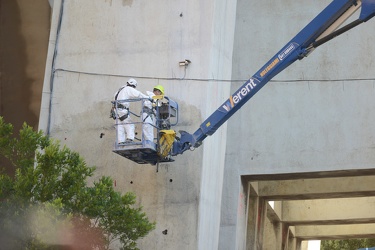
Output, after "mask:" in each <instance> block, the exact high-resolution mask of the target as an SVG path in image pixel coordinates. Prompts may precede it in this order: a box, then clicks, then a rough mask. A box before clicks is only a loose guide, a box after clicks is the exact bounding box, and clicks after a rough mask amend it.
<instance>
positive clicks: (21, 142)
mask: <svg viewBox="0 0 375 250" xmlns="http://www.w3.org/2000/svg"><path fill="white" fill-rule="evenodd" d="M0 156H4V157H5V158H7V159H9V161H10V162H11V163H12V164H13V165H14V167H15V168H16V173H15V176H14V178H13V177H10V176H8V175H7V174H5V173H3V172H1V174H0V200H1V203H0V232H2V234H1V236H0V242H2V244H3V246H4V245H5V244H8V246H9V248H8V249H56V248H57V247H58V246H59V245H64V244H65V245H74V246H75V247H77V246H78V247H79V249H92V248H96V249H109V245H110V244H111V243H112V242H114V241H118V242H120V244H121V247H122V249H137V247H136V240H137V239H139V238H141V237H144V236H146V235H147V234H148V233H149V232H150V231H151V230H153V229H154V228H155V222H150V221H149V220H148V218H147V216H146V214H145V213H144V212H142V208H141V207H138V208H136V207H135V202H136V197H135V195H134V194H133V193H130V192H129V193H126V194H124V195H123V194H121V193H119V192H116V191H115V190H114V189H113V182H112V179H111V178H110V177H106V176H103V177H101V178H100V179H99V180H98V181H96V182H94V183H93V185H91V186H88V185H87V178H89V177H91V176H92V175H93V172H94V171H95V169H94V168H92V167H88V166H87V165H86V163H85V161H84V160H83V159H82V158H81V157H80V156H79V154H78V153H76V152H73V151H71V150H70V149H68V148H67V147H65V146H64V147H61V146H60V144H59V142H58V141H54V140H52V139H50V138H48V137H47V136H45V135H44V134H43V133H42V131H39V132H36V131H34V130H33V129H32V128H31V127H29V126H28V125H26V124H24V125H23V127H22V129H21V130H20V133H19V136H18V137H17V138H15V137H14V136H13V126H12V125H11V124H7V123H5V121H4V120H3V118H2V117H0ZM0 167H1V166H0Z"/></svg>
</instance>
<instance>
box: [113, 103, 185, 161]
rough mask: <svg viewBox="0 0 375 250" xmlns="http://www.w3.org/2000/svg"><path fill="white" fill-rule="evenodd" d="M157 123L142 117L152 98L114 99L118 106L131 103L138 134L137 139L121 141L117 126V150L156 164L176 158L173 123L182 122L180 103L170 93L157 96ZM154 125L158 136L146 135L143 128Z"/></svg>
mask: <svg viewBox="0 0 375 250" xmlns="http://www.w3.org/2000/svg"><path fill="white" fill-rule="evenodd" d="M153 99H154V103H153V106H154V109H153V110H154V123H153V124H149V123H146V122H145V121H143V120H142V113H143V112H142V110H143V109H144V106H145V102H146V101H149V99H143V98H140V99H128V100H118V101H114V102H112V103H113V105H114V107H115V108H117V106H118V105H121V103H124V102H128V103H130V108H129V115H130V116H131V119H132V122H131V124H134V126H135V127H136V137H135V140H134V141H133V142H129V143H119V140H118V132H117V129H116V142H115V145H114V149H113V152H114V153H116V154H119V155H121V156H123V157H125V158H127V159H129V160H131V161H134V162H136V163H138V164H152V165H155V164H157V163H159V162H172V161H173V159H172V158H171V154H170V153H171V147H172V144H173V142H174V139H175V136H176V135H175V132H174V130H171V127H172V126H175V125H176V124H177V123H178V104H177V103H176V102H175V101H173V100H172V99H170V98H168V97H166V96H154V97H153ZM145 125H150V126H152V127H153V130H154V136H155V138H154V140H153V141H150V140H146V139H145V138H144V133H143V128H144V126H145ZM118 126H121V125H120V121H119V119H116V124H115V127H116V128H117V127H118Z"/></svg>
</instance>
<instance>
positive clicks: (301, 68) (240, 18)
mask: <svg viewBox="0 0 375 250" xmlns="http://www.w3.org/2000/svg"><path fill="white" fill-rule="evenodd" d="M329 2H330V1H314V2H313V3H312V2H310V3H306V2H305V1H288V0H286V1H271V0H267V1H251V3H249V2H248V1H238V3H237V19H236V32H235V41H234V51H233V62H234V63H233V69H232V71H233V74H232V79H233V80H237V79H244V80H245V79H248V78H249V77H251V76H252V75H253V74H254V73H255V72H256V71H257V70H259V69H260V68H261V67H262V66H263V65H264V64H265V63H266V62H267V61H268V60H269V59H270V58H271V57H272V56H273V55H274V54H275V53H276V52H277V51H278V50H279V49H280V48H282V46H284V45H285V44H286V43H287V42H288V41H289V40H290V39H291V38H292V37H293V36H294V35H296V34H297V32H298V31H299V30H300V29H301V28H303V27H304V26H305V25H306V24H307V23H308V22H310V21H311V20H312V18H313V17H315V16H316V14H318V13H319V12H320V11H321V10H322V9H323V8H324V7H325V6H326V5H327V4H328V3H329ZM307 5H308V6H307ZM357 16H358V13H357ZM374 28H375V22H374V20H370V21H369V22H368V23H365V24H363V25H361V26H359V27H357V28H355V29H354V30H351V31H349V32H347V33H345V34H344V35H342V36H341V37H337V38H336V39H334V40H332V41H330V42H328V43H327V44H325V45H322V46H321V47H319V48H318V49H316V50H315V51H314V52H313V53H312V54H311V55H310V56H309V57H307V58H305V59H303V60H302V61H297V62H296V63H294V64H293V65H291V66H290V67H289V68H288V69H286V70H285V71H283V72H282V73H280V74H279V75H278V76H276V77H275V78H274V80H273V81H271V82H270V83H269V84H268V85H266V86H265V87H264V88H263V89H262V90H260V91H259V92H258V93H257V94H256V95H255V96H254V98H252V99H251V100H250V101H249V102H248V103H247V104H246V105H244V107H242V109H241V110H240V111H239V112H238V113H236V114H235V115H234V116H233V117H232V118H231V120H229V121H228V128H227V131H228V135H227V136H228V141H227V149H226V159H225V172H224V176H225V179H224V187H223V200H222V219H221V221H222V222H221V231H220V240H221V241H220V242H221V243H220V244H221V245H223V246H225V245H226V247H223V248H222V249H230V248H229V246H228V244H229V243H227V242H233V241H237V242H238V244H241V243H240V242H242V238H241V235H243V232H242V231H241V229H242V228H243V220H242V217H243V214H241V213H239V212H238V211H241V210H240V209H239V208H240V207H239V205H237V207H236V205H235V204H241V200H242V199H243V195H241V194H242V188H241V187H239V183H240V182H239V180H238V178H239V176H247V177H249V178H253V179H257V178H267V176H270V177H268V178H277V177H272V176H273V175H274V174H285V175H283V178H288V175H289V176H292V175H291V174H294V175H295V176H298V175H299V174H301V173H309V172H311V174H308V175H305V176H304V177H300V178H306V176H310V177H313V176H314V173H315V176H316V177H317V176H319V175H321V174H322V173H325V172H327V171H333V172H335V171H344V172H345V171H348V172H356V171H362V170H370V171H372V174H373V172H374V171H373V168H374V163H375V149H374V145H375V130H374V129H373V126H372V124H374V123H375V109H374V108H375V99H374V98H373V97H374V94H375V88H374V83H375V75H374V62H375V57H374V55H375V44H374V43H372V42H371V41H373V39H374V33H373V32H371V31H372V30H374ZM242 83H243V82H242V81H238V83H237V82H234V83H233V84H232V89H231V91H232V92H234V91H235V90H237V89H238V88H239V87H240V86H241V85H242ZM208 140H209V139H208ZM294 178H295V177H294ZM245 197H246V196H245ZM228 204H234V205H232V206H229V205H228Z"/></svg>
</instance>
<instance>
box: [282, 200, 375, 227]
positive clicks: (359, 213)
mask: <svg viewBox="0 0 375 250" xmlns="http://www.w3.org/2000/svg"><path fill="white" fill-rule="evenodd" d="M374 204H375V197H365V198H347V199H321V200H304V201H284V202H283V209H282V218H281V221H282V222H284V223H288V224H289V225H313V224H314V225H333V224H357V223H375V209H374Z"/></svg>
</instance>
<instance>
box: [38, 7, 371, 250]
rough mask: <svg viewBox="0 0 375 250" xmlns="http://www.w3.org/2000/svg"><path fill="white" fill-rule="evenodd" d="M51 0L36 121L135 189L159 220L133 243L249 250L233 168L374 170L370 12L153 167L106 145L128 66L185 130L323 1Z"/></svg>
mask: <svg viewBox="0 0 375 250" xmlns="http://www.w3.org/2000/svg"><path fill="white" fill-rule="evenodd" d="M52 2H53V18H52V25H51V26H52V29H51V36H50V44H49V55H48V61H47V67H46V74H45V82H44V90H43V100H42V109H41V119H40V128H41V129H44V130H45V131H46V132H47V133H49V134H50V135H51V136H53V137H54V138H57V139H60V140H61V141H62V142H63V143H64V144H66V145H68V146H69V147H70V148H72V149H73V150H77V151H78V152H79V153H80V154H81V155H82V156H83V157H84V158H85V159H86V161H87V163H88V164H89V165H95V166H97V169H98V171H96V176H95V177H94V179H96V178H99V176H101V175H110V176H112V177H113V178H114V180H115V183H116V189H117V190H119V191H122V192H127V191H133V192H135V194H136V195H137V198H138V202H139V204H140V205H142V206H143V207H144V209H145V211H146V213H147V214H148V215H149V217H150V219H151V220H155V221H156V222H157V227H156V230H154V231H153V232H151V233H150V235H148V236H147V237H146V238H144V239H142V240H141V241H140V242H139V246H140V248H141V249H244V248H246V246H247V244H249V243H247V242H246V240H248V238H247V237H248V235H247V234H248V232H247V230H248V228H247V227H248V225H247V223H248V221H249V218H248V216H249V213H250V212H251V211H249V210H248V209H249V204H248V199H249V196H250V194H249V192H250V191H249V190H250V188H249V185H248V183H247V181H246V180H245V179H244V178H242V177H249V178H251V177H252V176H257V177H259V176H267V175H274V174H294V175H296V174H297V175H298V174H306V173H312V174H314V173H316V174H317V175H319V174H321V173H323V172H326V171H353V170H369V169H372V168H373V164H374V162H375V154H374V153H375V150H374V144H375V143H374V137H375V134H374V132H375V131H374V130H373V129H372V126H371V125H372V124H373V123H374V118H375V109H374V106H375V99H374V98H373V95H374V92H375V90H374V83H375V80H374V78H375V77H374V74H373V72H374V70H373V67H374V58H375V57H374V55H375V45H374V43H372V42H371V41H373V38H374V35H373V34H372V33H371V32H369V31H370V30H374V27H375V22H371V21H370V22H369V23H366V24H364V25H362V26H360V27H358V28H356V29H355V30H353V31H351V32H349V33H347V34H345V35H343V36H342V37H339V38H337V39H335V40H334V41H331V42H329V43H328V44H326V45H324V47H322V48H319V49H317V50H316V51H315V52H314V53H313V54H312V55H310V56H309V57H308V58H306V59H304V60H303V61H300V62H296V63H295V64H294V65H292V66H291V67H290V68H289V69H287V70H285V71H284V72H282V73H281V74H280V75H279V76H277V77H276V78H275V80H274V81H272V82H271V83H269V84H268V85H266V86H265V87H264V89H262V90H261V91H260V92H259V93H258V94H257V95H256V96H255V97H254V98H253V99H252V100H251V101H250V102H249V103H248V104H247V105H245V106H244V107H243V108H242V109H241V110H240V111H239V112H238V113H237V114H235V115H234V116H233V117H232V118H231V120H230V121H228V123H227V125H226V124H225V125H224V126H222V127H221V128H220V129H219V130H218V131H217V132H216V133H215V134H214V135H213V136H211V137H209V138H207V139H206V141H205V142H204V145H203V146H201V147H200V148H198V149H196V150H195V151H194V152H185V153H184V154H183V155H180V156H177V157H176V158H175V160H176V161H175V162H174V163H168V164H160V165H159V168H158V171H157V168H156V167H155V166H151V165H136V164H134V163H132V162H130V161H128V160H126V159H125V158H122V157H120V156H118V155H116V154H114V153H112V152H111V150H112V145H113V143H114V135H115V131H114V128H113V124H112V120H110V119H109V118H108V116H109V114H108V111H109V107H110V101H111V99H112V97H113V94H114V92H115V91H116V90H117V89H118V88H119V87H120V86H122V85H123V84H124V83H125V81H126V80H127V79H128V78H129V77H134V78H136V79H137V80H138V82H139V89H140V90H141V91H143V92H145V91H146V90H150V89H151V88H152V87H153V86H154V85H156V84H162V85H163V86H164V87H165V89H166V95H167V96H169V97H171V98H172V99H174V100H176V101H177V102H178V103H179V105H180V114H181V117H180V123H179V126H178V127H177V128H175V129H176V130H177V131H178V130H186V131H188V132H194V131H195V130H196V129H197V128H198V127H199V125H200V123H201V122H202V121H203V120H204V119H205V118H207V116H208V115H210V114H211V113H212V112H213V111H214V110H215V109H216V108H217V107H218V106H219V105H220V104H222V102H224V101H225V100H226V99H227V98H228V97H229V95H230V93H232V92H234V91H235V90H236V89H237V88H238V87H239V86H240V85H241V84H242V83H243V82H244V81H245V80H247V79H248V78H249V77H250V76H251V75H252V74H253V73H255V72H256V71H257V70H258V69H259V68H260V67H261V66H263V64H264V63H265V62H266V61H268V59H270V58H271V57H272V56H273V55H274V53H276V52H277V51H278V50H279V49H280V48H281V47H282V46H283V45H284V44H285V43H286V42H288V41H289V40H290V39H291V38H292V37H293V36H294V35H295V34H296V33H297V32H298V31H299V30H300V29H301V28H303V27H304V26H305V25H306V24H307V23H308V22H309V21H310V20H311V19H312V18H313V17H314V16H315V15H316V14H318V13H319V12H320V11H321V10H322V9H323V8H324V7H325V6H326V5H327V4H328V2H329V1H325V0H319V1H314V3H308V5H309V6H308V7H307V6H306V5H307V3H306V2H304V1H297V2H296V1H289V0H285V1H271V0H265V1H251V2H248V1H242V0H240V1H225V0H212V1H185V2H180V1H166V0H164V1H144V0H143V1H142V0H141V1H133V0H122V1H119V0H95V1H93V0H81V1H73V0H54V1H52ZM348 47H349V48H350V51H348ZM185 59H189V60H190V61H191V62H192V63H191V64H189V66H188V67H181V66H179V64H178V62H179V61H183V60H185ZM230 80H231V81H230ZM230 82H232V84H230ZM227 128H228V129H227ZM101 133H104V136H103V137H100V134H101ZM254 178H255V177H254ZM262 202H263V203H262ZM260 203H262V204H264V201H260ZM254 207H256V206H254ZM264 211H265V210H264ZM264 211H263V213H265V212H264ZM266 223H268V222H266ZM266 227H267V228H268V229H267V230H268V231H271V232H272V230H273V229H272V227H271V225H270V224H266ZM165 230H167V234H163V233H162V232H163V231H164V232H165ZM277 230H280V229H277ZM257 237H259V240H260V241H261V240H262V237H261V235H260V236H257ZM273 238H274V239H276V238H277V239H278V238H281V236H280V232H279V231H277V232H276V231H275V233H274V236H273Z"/></svg>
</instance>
